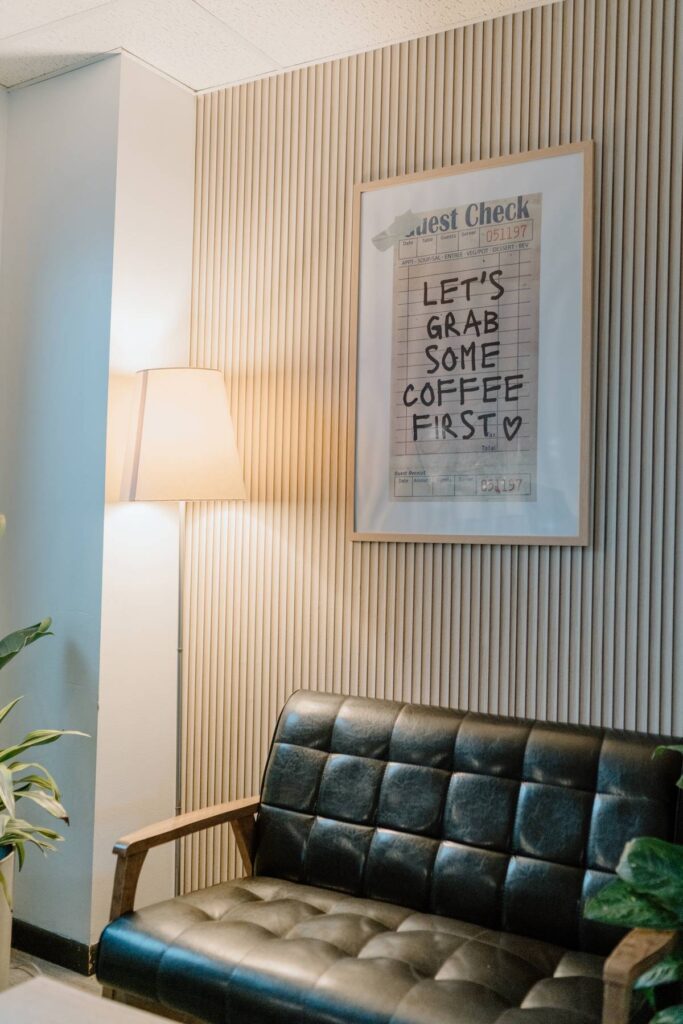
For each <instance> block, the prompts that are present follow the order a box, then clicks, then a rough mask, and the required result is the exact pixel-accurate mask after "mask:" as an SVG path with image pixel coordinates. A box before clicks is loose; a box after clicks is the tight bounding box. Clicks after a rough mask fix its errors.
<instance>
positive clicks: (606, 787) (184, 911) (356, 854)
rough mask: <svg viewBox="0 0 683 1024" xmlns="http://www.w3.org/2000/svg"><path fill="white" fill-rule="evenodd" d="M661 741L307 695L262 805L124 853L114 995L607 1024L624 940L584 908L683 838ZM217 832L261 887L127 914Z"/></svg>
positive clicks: (428, 1020) (244, 886)
mask: <svg viewBox="0 0 683 1024" xmlns="http://www.w3.org/2000/svg"><path fill="white" fill-rule="evenodd" d="M658 742H659V739H658V738H655V737H648V736H643V735H638V734H634V733H620V732H610V731H606V730H603V729H593V728H583V727H578V726H566V725H549V724H544V723H541V722H531V721H523V720H519V719H506V718H498V717H492V716H485V715H479V714H471V713H462V712H459V711H449V710H442V709H437V708H430V707H423V706H417V705H409V704H399V703H391V702H386V701H373V700H365V699H359V698H353V697H348V698H343V697H340V696H333V695H327V694H318V693H311V692H304V691H300V692H298V693H296V694H295V695H294V696H293V697H292V698H291V699H290V700H289V702H288V704H287V705H286V707H285V709H284V711H283V713H282V715H281V717H280V720H279V723H278V726H277V731H276V734H275V737H274V741H273V745H272V748H271V751H270V756H269V760H268V764H267V767H266V770H265V774H264V779H263V787H262V793H261V797H260V800H259V799H258V798H257V799H256V800H253V801H251V802H250V801H248V800H247V801H241V802H238V804H228V805H222V807H221V808H216V809H209V810H208V811H206V812H192V813H191V814H190V815H187V816H184V817H181V818H180V819H177V820H172V821H171V822H166V823H162V825H161V826H159V827H157V828H156V830H155V828H154V827H152V828H150V829H147V830H143V832H140V833H137V834H135V835H133V836H129V837H127V839H124V840H122V841H121V842H120V843H119V844H117V848H116V852H117V853H118V854H119V871H118V873H117V881H116V888H115V895H114V903H113V914H114V917H115V919H114V920H113V921H112V923H111V924H109V926H108V927H107V928H106V929H105V931H104V933H103V935H102V938H101V941H100V946H99V959H98V967H97V974H98V977H99V979H100V981H101V982H102V983H103V984H104V985H105V986H106V987H107V990H108V993H109V994H115V995H116V996H118V997H121V996H123V997H124V998H126V999H127V1000H130V1001H132V1002H135V1001H139V1000H142V1001H143V1004H145V1005H151V1004H154V1005H156V1006H157V1008H159V1007H161V1008H162V1009H161V1011H160V1012H175V1013H176V1014H181V1015H187V1016H188V1017H189V1018H190V1019H196V1020H200V1021H205V1022H211V1024H596V1022H599V1021H600V1019H601V1007H602V991H603V989H602V980H601V975H602V969H603V959H604V957H605V955H606V954H607V953H609V952H610V950H612V948H613V947H614V946H615V943H616V942H617V941H618V940H619V938H620V937H621V933H620V932H618V931H616V930H614V929H611V928H607V927H605V926H603V925H600V924H596V923H593V922H591V921H589V920H587V919H586V918H584V916H583V907H584V905H585V902H586V900H587V898H588V897H589V896H590V895H591V894H593V893H595V892H597V891H598V890H599V889H600V888H601V887H602V886H603V885H605V883H606V882H608V881H609V880H610V879H611V878H612V877H613V871H614V868H615V865H616V863H617V860H618V858H619V855H620V853H621V850H622V848H623V846H624V844H625V842H626V841H627V840H628V839H630V838H632V837H634V836H637V835H652V836H660V837H663V838H667V839H670V838H674V837H675V836H676V828H677V824H676V807H677V799H676V797H677V793H678V791H677V790H676V787H675V781H676V778H677V777H678V774H679V770H680V758H678V757H677V756H676V755H665V756H663V757H661V758H657V759H655V760H654V761H653V760H652V757H651V755H652V752H653V748H654V746H655V745H656V743H658ZM255 811H256V812H257V813H256V818H255V819H254V812H255ZM219 821H232V822H234V823H236V826H237V827H236V834H237V837H238V842H239V845H240V849H241V851H242V852H243V854H244V857H245V860H246V863H247V867H248V869H252V870H253V875H252V876H251V877H246V878H243V879H238V880H236V881H231V882H225V883H222V884H220V885H216V886H213V887H211V888H208V889H205V890H203V891H199V892H194V893H191V894H189V895H186V896H181V897H178V898H177V899H174V900H169V901H167V902H165V903H161V904H158V905H156V906H152V907H146V908H144V909H141V910H137V911H132V910H130V909H128V908H130V907H132V905H133V899H134V890H135V882H136V881H137V876H138V874H139V871H140V868H141V866H142V862H143V861H144V855H145V853H146V849H147V848H149V846H151V845H155V844H156V843H157V842H163V841H168V840H169V839H174V838H176V837H177V836H178V835H181V834H184V833H186V832H188V831H195V830H196V829H197V828H202V827H206V826H207V825H211V824H215V823H216V822H219ZM254 821H255V825H254ZM119 911H127V912H125V913H122V914H119Z"/></svg>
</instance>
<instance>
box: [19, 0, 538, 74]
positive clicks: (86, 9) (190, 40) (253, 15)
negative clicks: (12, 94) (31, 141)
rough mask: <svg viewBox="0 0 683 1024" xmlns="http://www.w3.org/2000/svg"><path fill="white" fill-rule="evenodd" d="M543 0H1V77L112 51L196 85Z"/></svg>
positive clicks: (439, 28)
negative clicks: (118, 51) (142, 61)
mask: <svg viewBox="0 0 683 1024" xmlns="http://www.w3.org/2000/svg"><path fill="white" fill-rule="evenodd" d="M544 2H547V0H0V84H2V85H5V86H13V85H19V84H21V83H24V82H28V81H31V80H32V79H35V78H40V77H42V76H44V75H50V74H54V73H55V72H57V71H62V70H64V69H66V68H71V67H76V66H78V65H80V64H84V63H86V62H88V61H90V60H93V59H95V58H97V57H98V56H100V55H102V54H104V53H109V52H112V51H117V50H125V51H127V52H128V53H131V54H133V55H134V56H136V57H138V58H140V59H141V60H144V61H145V62H147V63H148V64H151V65H152V66H153V67H155V68H157V70H159V71H162V72H164V73H165V74H167V75H169V76H170V77H172V78H174V79H176V80H177V81H179V82H182V83H183V84H184V85H186V86H188V87H189V88H190V89H194V90H197V91H200V90H204V89H215V88H218V87H220V86H222V85H230V84H232V83H235V82H241V81H244V80H245V79H249V78H258V77H259V76H261V75H265V74H269V73H272V72H275V71H281V70H284V69H287V68H292V67H296V66H297V65H300V64H310V63H314V62H316V61H321V60H327V59H329V58H331V57H336V56H341V55H343V54H347V53H353V52H358V51H362V50H367V49H371V48H373V47H376V46H382V45H384V44H386V43H392V42H399V41H401V40H404V39H410V38H414V37H416V36H421V35H429V34H430V33H432V32H439V31H442V30H443V29H448V28H453V27H455V26H456V25H461V24H465V23H467V22H471V21H478V20H481V19H484V18H490V17H495V16H496V15H499V14H507V13H511V12H513V11H518V10H523V9H524V8H528V7H535V6H539V5H540V4H541V3H544Z"/></svg>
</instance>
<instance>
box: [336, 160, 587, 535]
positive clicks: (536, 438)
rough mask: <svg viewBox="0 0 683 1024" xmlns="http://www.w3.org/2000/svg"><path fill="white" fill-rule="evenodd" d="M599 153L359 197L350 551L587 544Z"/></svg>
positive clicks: (378, 188) (512, 163)
mask: <svg viewBox="0 0 683 1024" xmlns="http://www.w3.org/2000/svg"><path fill="white" fill-rule="evenodd" d="M592 154H593V150H592V143H590V142H582V143H575V144H572V145H568V146H559V147H557V148H554V149H546V150H540V151H538V152H534V153H525V154H521V155H519V156H512V157H503V158H500V159H496V160H487V161H482V162H480V163H474V164H466V165H462V166H457V167H447V168H444V169H442V170H438V171H429V172H425V173H422V174H411V175H406V176H404V177H400V178H392V179H388V180H385V181H376V182H372V183H370V184H361V185H357V186H356V193H355V209H354V254H353V258H354V268H355V269H354V273H355V281H354V289H353V317H354V324H355V337H356V346H355V358H354V360H353V364H352V369H353V381H352V386H353V392H352V393H353V394H354V395H355V415H354V416H352V423H353V430H354V437H353V443H352V444H351V448H350V458H351V459H352V462H353V464H352V467H351V471H352V473H353V488H352V489H351V493H352V499H351V509H350V514H351V519H352V522H351V535H352V539H353V540H400V541H405V540H415V541H434V542H461V543H482V544H576V545H581V544H586V543H587V541H588V492H589V463H590V459H589V443H590V422H589V410H590V358H591V353H590V338H591V244H592V225H591V221H592V180H593V172H592Z"/></svg>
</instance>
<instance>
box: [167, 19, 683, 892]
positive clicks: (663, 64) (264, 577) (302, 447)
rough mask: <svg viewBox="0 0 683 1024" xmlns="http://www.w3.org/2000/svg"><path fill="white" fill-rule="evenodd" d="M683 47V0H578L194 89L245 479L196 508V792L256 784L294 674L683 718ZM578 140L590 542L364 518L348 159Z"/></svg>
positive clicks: (201, 278)
mask: <svg viewBox="0 0 683 1024" xmlns="http://www.w3.org/2000/svg"><path fill="white" fill-rule="evenodd" d="M682 69H683V6H682V5H681V4H680V3H677V0H567V2H565V3H558V4H553V5H551V6H545V7H540V8H535V9H533V10H530V11H526V12H523V13H521V14H517V15H513V16H509V17H505V18H500V19H498V20H495V21H490V22H486V23H485V24H479V25H471V26H467V27H465V28H461V29H458V30H455V31H453V32H446V33H442V34H440V35H437V36H431V37H429V38H427V39H418V40H414V41H412V42H409V43H403V44H400V45H396V46H390V47H387V48H385V49H381V50H377V51H374V52H372V53H366V54H363V55H361V56H354V57H349V58H345V59H343V60H337V61H333V62H330V63H328V64H322V65H318V66H316V67H310V68H305V69H302V70H299V71H294V72H289V73H287V74H283V75H279V76H276V77H273V78H268V79H264V80H262V81H258V82H252V83H248V84H246V85H242V86H239V87H236V88H232V89H228V90H223V91H220V92H215V93H211V94H208V95H205V96H203V97H201V98H200V100H199V118H198V134H197V186H196V187H197V201H196V226H195V258H194V280H193V323H192V350H191V351H192V361H193V363H194V364H195V365H199V366H212V367H219V368H220V369H221V370H223V371H224V372H225V375H226V380H227V383H228V388H229V393H230V401H231V405H232V410H233V415H234V417H235V422H236V429H237V434H238V442H239V446H240V450H241V452H242V455H243V459H244V466H245V474H246V478H247V484H248V488H249V494H250V501H249V502H247V503H242V504H237V503H233V504H214V503H203V504H196V505H192V506H189V507H188V509H187V516H186V537H187V544H186V573H185V622H184V630H185V640H184V646H185V655H184V686H185V712H184V719H183V778H184V793H183V802H184V806H185V807H187V808H193V807H199V806H201V805H203V804H207V803H211V802H214V801H220V800H225V799H229V798H232V797H237V796H242V795H245V794H248V793H249V792H251V791H256V790H257V789H258V786H259V781H260V775H261V771H262V768H263V764H264V760H265V757H266V754H267V749H268V742H269V738H270V735H271V732H272V729H273V726H274V723H275V719H276V716H277V713H278V710H279V709H280V707H281V706H282V704H283V702H284V700H285V698H286V696H287V695H288V694H289V693H291V691H292V690H294V689H296V688H297V687H300V686H305V687H313V688H318V689H324V690H333V691H339V692H344V693H367V694H370V695H373V696H374V695H376V696H378V697H384V696H386V697H396V698H399V699H408V700H418V701H429V702H434V703H440V704H446V705H452V706H459V707H463V708H471V709H477V710H488V711H492V712H501V713H505V714H507V713H511V714H523V715H530V716H538V717H540V718H549V719H556V720H562V721H577V722H593V723H602V724H606V725H615V726H626V727H637V728H640V729H651V730H659V729H661V730H664V731H674V732H678V733H680V732H683V705H682V701H681V693H680V684H681V667H682V659H683V647H682V643H683V640H682V632H683V631H682V630H681V610H682V609H683V583H682V582H681V581H682V579H683V574H681V573H680V572H676V567H677V565H678V564H679V563H680V560H681V554H682V552H681V545H682V542H683V533H682V531H681V514H682V513H681V510H682V508H683V504H682V502H681V498H682V497H683V495H682V494H681V480H683V477H682V476H681V473H680V462H681V458H682V456H683V417H682V416H681V415H680V399H679V373H680V367H679V358H680V356H679V348H680V338H681V305H680V294H681V286H682V284H683V282H682V281H681V196H682V194H683V177H682V175H683V166H682V164H683V71H682ZM588 138H593V139H595V142H596V180H595V239H594V242H595V256H596V258H595V269H594V292H595V307H594V349H593V360H594V378H593V379H594V386H593V422H594V446H593V453H594V454H593V461H594V472H593V481H594V483H593V495H594V498H593V512H592V526H591V536H592V541H591V544H590V546H589V547H588V548H585V549H578V548H575V549H559V548H548V547H541V548H528V547H491V546H466V545H464V546H457V545H453V546H450V545H439V544H436V545H424V544H385V543H362V544H354V545H352V544H351V543H350V542H349V540H348V539H347V535H346V502H347V489H348V487H349V485H350V481H349V480H348V479H347V476H346V468H345V467H346V465H347V435H348V416H349V407H350V405H349V398H350V396H349V379H348V377H349V352H350V346H351V343H352V340H351V336H350V322H349V311H350V299H349V297H350V288H351V265H350V253H351V235H350V229H351V210H352V186H353V184H354V182H356V181H361V180H362V181H369V180H374V179H377V178H382V177H386V176H390V175H394V174H401V173H404V172H411V171H416V170H421V169H423V168H431V167H438V166H443V165H448V164H451V163H458V162H461V161H466V160H475V159H479V158H486V157H489V156H497V155H499V154H507V153H517V152H521V151H526V150H530V149H535V148H538V147H544V146H551V145H556V144H559V143H566V142H572V141H576V140H579V139H588ZM235 871H236V861H235V851H234V849H233V847H232V845H231V841H230V839H229V837H228V836H227V834H225V833H224V832H221V831H220V830H216V831H215V832H214V833H213V834H210V835H207V836H202V837H199V838H195V839H193V840H192V842H191V843H190V844H189V845H188V847H187V848H186V857H185V862H184V885H185V886H186V887H187V888H194V887H196V886H198V885H204V884H206V883H208V882H211V881H215V880H218V879H220V878H224V877H226V876H228V875H231V874H233V873H234V872H235Z"/></svg>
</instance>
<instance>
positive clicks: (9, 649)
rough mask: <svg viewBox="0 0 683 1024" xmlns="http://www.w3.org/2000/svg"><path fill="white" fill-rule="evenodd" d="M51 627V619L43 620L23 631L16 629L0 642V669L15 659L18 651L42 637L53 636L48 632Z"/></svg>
mask: <svg viewBox="0 0 683 1024" xmlns="http://www.w3.org/2000/svg"><path fill="white" fill-rule="evenodd" d="M51 625H52V619H43V621H42V622H37V623H36V624H35V626H26V627H25V628H24V629H18V630H16V632H14V633H10V634H9V636H6V637H5V639H4V640H0V668H4V667H5V665H7V664H8V662H10V661H11V660H12V658H16V656H17V654H19V652H20V651H23V649H24V648H25V647H28V646H29V644H33V643H35V642H36V640H40V639H41V637H44V636H53V635H54V634H53V633H51V632H50V626H51Z"/></svg>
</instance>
